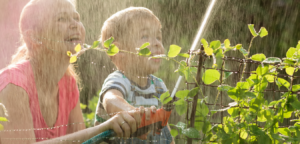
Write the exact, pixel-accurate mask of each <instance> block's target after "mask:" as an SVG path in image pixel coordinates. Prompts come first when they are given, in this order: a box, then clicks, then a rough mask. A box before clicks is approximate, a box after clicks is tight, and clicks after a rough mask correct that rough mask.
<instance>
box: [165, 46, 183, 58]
mask: <svg viewBox="0 0 300 144" xmlns="http://www.w3.org/2000/svg"><path fill="white" fill-rule="evenodd" d="M180 51H181V47H179V46H177V45H171V46H170V50H169V52H168V57H170V58H173V57H176V56H177V55H178V54H179V53H180Z"/></svg>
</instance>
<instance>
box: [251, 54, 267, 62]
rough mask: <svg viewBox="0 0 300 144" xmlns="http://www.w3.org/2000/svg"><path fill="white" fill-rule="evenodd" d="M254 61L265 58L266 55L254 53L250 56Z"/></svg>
mask: <svg viewBox="0 0 300 144" xmlns="http://www.w3.org/2000/svg"><path fill="white" fill-rule="evenodd" d="M251 59H252V60H254V61H260V62H261V61H264V60H265V59H266V56H265V55H264V54H255V55H253V56H252V57H251Z"/></svg>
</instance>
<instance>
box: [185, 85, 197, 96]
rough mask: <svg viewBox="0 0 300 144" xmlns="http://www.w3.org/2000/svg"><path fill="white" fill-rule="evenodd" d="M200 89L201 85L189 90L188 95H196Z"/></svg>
mask: <svg viewBox="0 0 300 144" xmlns="http://www.w3.org/2000/svg"><path fill="white" fill-rule="evenodd" d="M198 91H199V87H195V88H193V89H192V90H191V91H190V92H189V94H188V96H189V97H194V96H195V95H196V94H197V93H198Z"/></svg>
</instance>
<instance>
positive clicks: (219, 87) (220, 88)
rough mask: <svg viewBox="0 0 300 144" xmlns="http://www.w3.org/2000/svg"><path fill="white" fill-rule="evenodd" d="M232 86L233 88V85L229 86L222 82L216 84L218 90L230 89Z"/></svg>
mask: <svg viewBox="0 0 300 144" xmlns="http://www.w3.org/2000/svg"><path fill="white" fill-rule="evenodd" d="M232 88H233V87H231V86H229V85H224V84H222V85H219V86H218V90H219V91H228V90H230V89H232Z"/></svg>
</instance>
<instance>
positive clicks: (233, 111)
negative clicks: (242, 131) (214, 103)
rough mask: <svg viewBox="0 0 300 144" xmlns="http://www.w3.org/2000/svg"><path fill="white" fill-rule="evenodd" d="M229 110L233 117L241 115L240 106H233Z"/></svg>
mask: <svg viewBox="0 0 300 144" xmlns="http://www.w3.org/2000/svg"><path fill="white" fill-rule="evenodd" d="M227 112H228V113H229V114H230V115H231V116H232V117H233V118H235V117H236V116H238V115H239V108H238V107H232V108H230V109H228V110H227Z"/></svg>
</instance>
